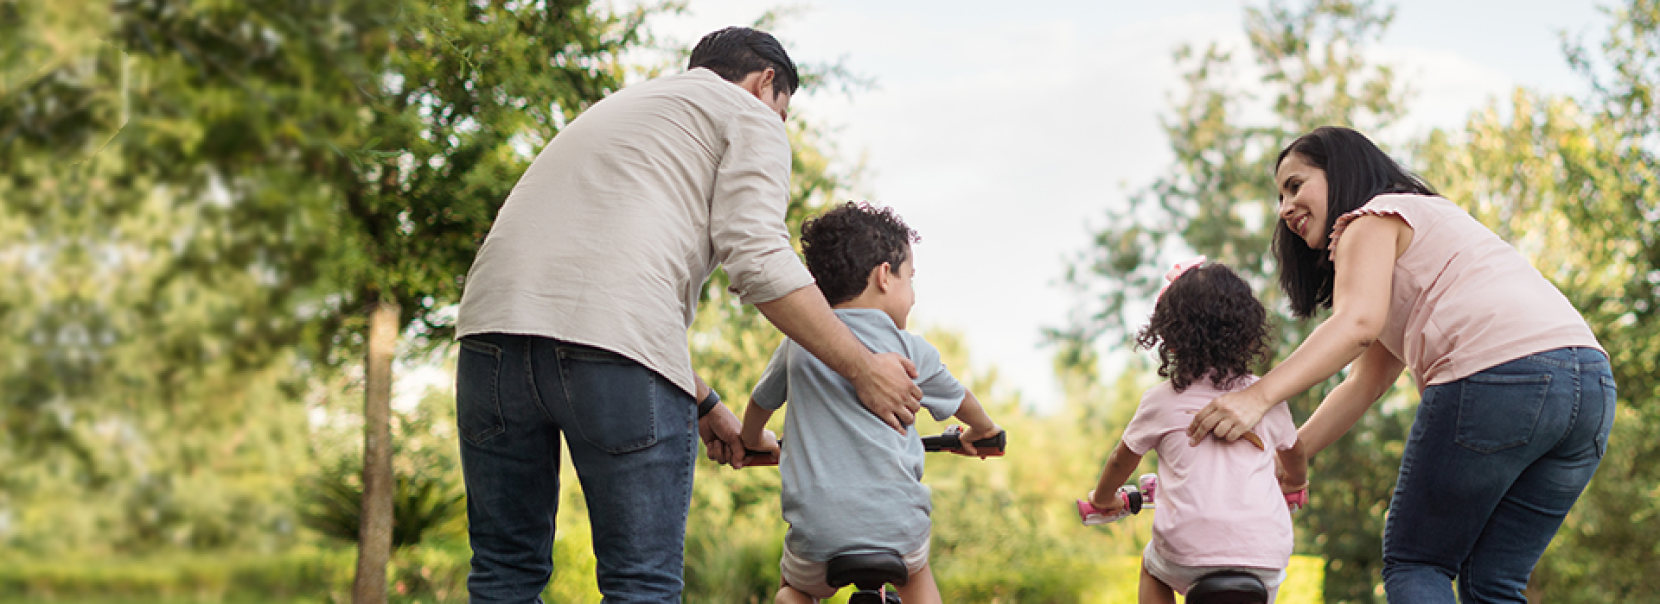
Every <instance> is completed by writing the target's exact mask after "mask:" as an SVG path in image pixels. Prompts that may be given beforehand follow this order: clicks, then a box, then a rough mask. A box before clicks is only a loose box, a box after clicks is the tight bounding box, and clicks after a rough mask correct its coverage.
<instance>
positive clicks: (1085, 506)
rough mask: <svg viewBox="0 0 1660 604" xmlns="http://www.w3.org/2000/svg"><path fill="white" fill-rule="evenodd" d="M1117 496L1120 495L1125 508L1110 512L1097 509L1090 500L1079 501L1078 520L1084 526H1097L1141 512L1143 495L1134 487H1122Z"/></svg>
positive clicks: (1119, 497)
mask: <svg viewBox="0 0 1660 604" xmlns="http://www.w3.org/2000/svg"><path fill="white" fill-rule="evenodd" d="M1116 495H1118V499H1119V501H1123V502H1124V507H1122V508H1119V509H1118V510H1117V511H1110V512H1109V511H1107V510H1103V509H1101V508H1098V507H1095V504H1093V503H1090V502H1089V501H1088V500H1085V499H1079V500H1078V519H1079V520H1081V521H1083V523H1084V526H1096V525H1101V524H1107V523H1109V522H1117V521H1119V520H1123V519H1124V518H1127V517H1130V516H1133V515H1135V514H1136V513H1137V512H1140V511H1141V493H1139V492H1137V491H1136V490H1135V488H1134V487H1121V488H1119V489H1118V492H1117V493H1116Z"/></svg>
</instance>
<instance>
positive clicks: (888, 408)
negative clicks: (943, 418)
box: [853, 352, 922, 434]
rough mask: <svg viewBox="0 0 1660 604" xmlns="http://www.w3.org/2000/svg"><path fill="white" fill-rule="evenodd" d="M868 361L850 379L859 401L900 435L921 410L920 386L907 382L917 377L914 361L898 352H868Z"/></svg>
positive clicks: (904, 432) (905, 431)
mask: <svg viewBox="0 0 1660 604" xmlns="http://www.w3.org/2000/svg"><path fill="white" fill-rule="evenodd" d="M869 358H870V361H869V364H868V365H866V366H865V367H864V371H861V372H859V377H858V378H857V379H855V380H853V388H854V389H855V390H856V391H858V393H859V402H862V403H864V405H865V408H866V409H869V410H870V412H871V413H875V414H876V417H877V418H879V419H881V420H882V421H883V422H884V423H886V424H887V425H888V427H890V428H893V429H894V430H896V431H898V432H899V433H900V434H906V433H907V430H906V428H907V427H908V426H910V425H911V422H914V421H916V412H917V411H918V410H920V409H922V388H920V387H918V386H917V385H916V382H913V381H911V380H912V379H915V378H916V377H917V371H916V364H915V363H912V362H911V360H910V359H907V358H905V357H904V356H901V355H899V354H898V353H893V352H888V353H883V354H878V355H871V356H870V357H869Z"/></svg>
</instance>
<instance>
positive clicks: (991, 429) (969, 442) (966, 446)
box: [957, 424, 1003, 455]
mask: <svg viewBox="0 0 1660 604" xmlns="http://www.w3.org/2000/svg"><path fill="white" fill-rule="evenodd" d="M1002 432H1003V428H1002V427H1001V426H998V425H997V424H991V425H988V426H985V427H978V428H977V427H975V426H968V427H967V428H964V429H963V432H962V434H960V435H958V436H957V439H958V441H959V443H960V444H959V445H958V447H959V448H961V449H962V454H963V455H979V452H978V451H975V450H974V443H976V442H979V441H982V440H985V439H988V438H991V437H993V436H997V435H998V434H1000V433H1002Z"/></svg>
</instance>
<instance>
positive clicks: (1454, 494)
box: [1383, 348, 1615, 604]
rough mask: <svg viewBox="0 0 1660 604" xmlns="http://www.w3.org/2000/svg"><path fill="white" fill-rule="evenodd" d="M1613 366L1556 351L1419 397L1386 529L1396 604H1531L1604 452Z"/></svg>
mask: <svg viewBox="0 0 1660 604" xmlns="http://www.w3.org/2000/svg"><path fill="white" fill-rule="evenodd" d="M1614 398H1615V396H1614V377H1613V375H1612V374H1611V373H1610V371H1609V367H1608V358H1607V357H1606V356H1604V355H1603V354H1602V353H1601V352H1599V351H1597V350H1595V349H1589V348H1562V349H1557V350H1552V351H1549V352H1543V353H1539V354H1535V355H1532V356H1527V357H1523V358H1520V359H1517V360H1514V361H1510V362H1507V363H1503V364H1500V365H1498V366H1495V367H1492V368H1489V369H1487V370H1486V371H1482V372H1480V373H1477V374H1475V375H1472V376H1470V377H1467V378H1464V379H1462V380H1458V381H1456V382H1451V383H1447V384H1441V385H1437V386H1431V387H1429V388H1426V389H1424V393H1423V401H1422V402H1421V403H1420V404H1419V406H1418V416H1417V419H1416V420H1415V421H1414V423H1413V424H1412V432H1411V434H1410V435H1409V436H1408V437H1407V443H1406V450H1405V452H1404V453H1403V455H1402V456H1401V473H1400V478H1399V480H1398V482H1397V483H1396V485H1395V496H1394V499H1393V501H1391V502H1390V505H1389V518H1388V520H1387V521H1386V523H1385V525H1384V532H1383V582H1384V588H1385V589H1386V590H1387V591H1388V594H1389V601H1390V602H1392V603H1397V604H1399V603H1408V602H1410V603H1413V604H1423V603H1438V602H1453V588H1452V582H1453V579H1454V578H1456V579H1457V580H1458V599H1459V600H1460V601H1463V602H1466V603H1469V602H1526V601H1527V599H1526V598H1525V597H1524V596H1523V595H1522V592H1523V590H1524V589H1526V587H1527V580H1528V576H1529V575H1530V574H1532V572H1533V566H1534V564H1535V563H1537V562H1538V561H1539V556H1540V555H1542V554H1543V553H1544V551H1545V547H1546V546H1547V545H1550V541H1551V538H1552V537H1553V536H1555V535H1556V529H1557V527H1559V526H1561V524H1562V519H1563V517H1565V516H1567V515H1568V509H1569V508H1571V507H1573V504H1574V501H1576V500H1578V499H1579V494H1580V492H1581V491H1583V490H1584V489H1585V485H1586V484H1587V483H1589V482H1590V481H1591V475H1592V474H1593V473H1595V472H1596V469H1597V464H1598V463H1599V462H1600V461H1601V460H1602V455H1603V452H1604V451H1605V450H1606V449H1607V447H1608V432H1609V430H1610V429H1611V428H1612V427H1613V424H1614Z"/></svg>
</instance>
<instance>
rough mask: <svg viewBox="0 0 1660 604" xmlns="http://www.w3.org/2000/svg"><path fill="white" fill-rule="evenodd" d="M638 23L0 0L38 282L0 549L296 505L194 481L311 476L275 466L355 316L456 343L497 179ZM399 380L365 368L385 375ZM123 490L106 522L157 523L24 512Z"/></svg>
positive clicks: (529, 15) (160, 534) (24, 343)
mask: <svg viewBox="0 0 1660 604" xmlns="http://www.w3.org/2000/svg"><path fill="white" fill-rule="evenodd" d="M645 12H646V11H645V10H644V9H642V10H638V11H635V12H632V13H629V14H626V15H614V14H611V13H609V12H605V11H602V10H600V9H596V8H592V7H590V6H589V4H588V3H587V2H585V1H584V2H569V1H566V2H537V3H519V2H451V3H441V4H438V5H434V4H431V3H424V2H398V1H395V0H362V1H356V2H283V3H225V2H213V1H206V0H203V1H190V0H177V1H168V0H155V1H144V2H141V1H121V2H113V3H102V2H92V1H81V2H76V1H70V2H59V3H47V2H40V1H26V2H6V3H3V4H0V17H3V19H0V29H3V31H4V33H5V34H7V39H8V41H9V42H8V44H7V45H6V48H5V49H4V51H3V53H0V59H3V60H4V64H3V65H0V73H3V74H5V76H6V81H5V89H4V94H5V98H6V100H7V102H6V103H4V104H3V105H0V107H3V108H0V118H5V119H4V120H3V121H0V144H3V145H4V148H3V150H0V153H3V154H4V155H3V157H4V159H5V161H6V165H7V171H6V180H5V183H4V184H3V185H0V186H3V187H5V190H6V191H7V195H6V196H5V205H4V208H5V209H4V213H3V214H0V216H4V218H5V220H4V222H3V227H0V229H3V230H5V231H6V232H8V233H12V232H15V233H16V234H18V235H19V237H18V238H16V239H8V240H7V241H8V243H7V247H6V248H5V250H6V253H5V254H4V257H5V258H6V259H7V260H6V261H7V262H8V263H11V265H12V266H14V267H15V268H17V269H18V274H19V275H23V276H25V277H26V278H25V279H20V280H18V281H16V282H12V283H8V284H7V286H6V287H7V288H8V289H7V290H6V293H7V294H8V295H7V296H6V302H5V304H6V305H7V306H6V310H7V313H6V316H7V319H8V321H11V322H14V323H15V324H16V325H17V326H18V327H19V329H14V330H7V337H8V338H10V339H8V340H7V341H6V342H7V343H6V345H8V346H14V347H17V348H23V349H24V350H25V354H19V355H14V356H12V357H10V358H11V359H13V360H12V363H11V365H10V367H9V368H8V373H7V374H6V376H5V379H6V380H8V383H7V385H8V387H7V388H6V389H5V391H6V395H7V396H8V397H14V398H15V399H17V400H15V401H11V400H8V401H7V402H8V403H13V402H15V403H16V404H8V405H6V411H5V413H4V416H3V423H4V426H5V427H6V435H7V441H6V443H5V444H6V445H7V446H6V447H5V450H6V454H7V455H10V456H15V457H19V458H23V459H25V460H26V463H23V464H19V466H20V468H22V470H21V471H19V472H16V473H8V474H7V476H6V480H8V481H9V484H8V488H7V490H6V493H7V495H6V499H7V501H0V512H4V513H5V514H8V515H12V514H16V515H22V516H26V517H23V518H15V519H13V520H12V521H9V522H4V523H0V536H4V537H8V538H9V537H15V535H12V534H8V529H6V528H5V527H10V526H17V525H18V524H21V525H22V526H25V527H42V528H41V530H42V531H43V532H44V531H46V530H47V529H45V528H44V527H48V526H53V525H54V524H56V521H58V520H69V519H74V518H84V520H81V521H79V522H78V524H84V525H87V526H88V527H89V528H87V529H86V530H85V531H82V532H84V533H86V534H87V535H89V539H88V541H89V542H90V541H92V540H93V539H95V538H93V537H91V535H94V534H97V535H99V536H101V537H102V538H104V539H106V540H111V541H113V542H114V543H117V544H122V545H121V546H120V548H121V549H123V550H126V549H132V548H139V547H152V546H162V545H192V546H211V545H229V544H231V543H233V542H235V541H237V540H238V539H239V537H238V534H239V533H250V532H251V533H269V532H271V531H245V530H244V528H245V527H246V526H247V525H249V524H250V523H254V524H256V525H258V526H268V525H270V524H271V519H270V518H265V517H259V518H253V519H250V518H246V517H243V516H244V515H239V514H236V513H230V512H232V511H234V510H240V509H244V507H246V508H248V509H253V510H265V509H268V508H272V507H276V508H280V507H281V506H283V504H284V503H285V502H282V501H270V502H268V503H264V502H256V503H257V504H256V505H251V506H239V505H233V504H232V503H224V504H219V505H216V506H206V507H204V506H202V505H200V502H201V500H202V499H204V498H205V495H208V494H210V493H212V489H202V488H199V487H201V486H202V485H201V484H200V483H199V482H198V481H197V480H196V478H198V477H209V476H213V477H219V478H225V476H226V472H228V471H230V470H228V469H227V468H226V466H231V468H234V469H247V470H249V471H252V472H254V473H256V474H258V473H260V471H264V470H271V469H272V468H273V467H274V466H276V465H279V463H278V462H277V461H276V460H279V459H283V460H287V462H289V463H299V462H302V461H303V455H287V454H289V453H293V452H294V449H293V446H294V444H295V440H297V439H296V438H295V436H296V435H303V429H304V423H303V421H304V420H303V418H301V417H300V416H299V412H300V411H301V409H300V408H299V407H298V406H297V405H295V404H294V403H295V401H296V400H297V399H298V398H299V393H300V391H301V388H300V384H301V382H303V379H304V378H305V377H310V376H312V375H316V374H315V373H311V372H316V371H326V370H327V368H331V367H340V366H352V365H355V364H356V359H358V358H361V356H359V355H360V354H361V353H362V351H363V347H364V343H365V341H366V340H367V338H365V337H363V335H362V334H361V330H362V328H363V327H364V324H365V323H366V318H365V317H366V316H367V313H365V312H363V310H364V309H365V308H388V307H390V308H394V309H396V312H394V313H393V314H392V315H391V323H392V324H391V326H390V327H391V329H390V330H389V331H390V333H392V334H394V336H395V334H396V333H397V332H398V331H400V330H401V329H402V328H403V327H404V326H405V325H406V324H409V323H411V322H412V323H413V324H414V325H415V326H416V331H417V332H419V333H422V334H426V335H434V336H440V337H441V336H442V335H444V333H445V331H444V330H445V328H446V326H447V322H446V319H445V317H443V316H442V315H441V314H437V313H438V312H439V309H442V308H444V307H446V306H448V305H449V304H450V303H452V302H453V301H454V298H455V297H456V293H457V292H458V291H459V286H460V278H461V275H462V274H463V273H464V272H465V270H466V267H467V265H468V263H469V262H470V261H471V255H472V251H473V249H474V248H475V247H476V245H477V243H478V241H479V240H480V239H481V238H482V236H483V233H484V232H485V230H486V229H487V228H488V225H489V221H490V219H491V218H493V215H494V212H495V208H496V207H497V206H498V205H499V204H500V203H501V201H502V200H503V199H505V197H506V191H507V188H508V187H510V186H511V183H512V182H514V180H515V179H516V177H517V175H518V173H520V172H521V171H522V169H523V167H524V165H525V164H526V163H527V161H528V159H529V155H530V153H531V152H533V151H534V150H535V149H536V148H537V147H539V146H540V144H541V143H542V142H545V141H546V140H547V139H549V138H550V137H552V136H553V134H554V133H555V132H556V131H557V129H558V126H559V125H561V124H563V123H564V122H565V121H566V120H569V119H573V118H574V117H575V116H576V115H577V113H578V112H580V111H581V110H582V108H584V107H585V106H586V105H587V104H588V103H591V102H593V101H594V100H597V99H598V98H600V97H602V96H603V95H604V94H605V93H606V92H608V91H610V90H613V89H615V88H617V87H618V86H620V84H619V81H620V77H621V67H620V66H619V63H618V60H617V56H618V55H619V54H620V53H621V52H622V51H623V50H624V49H626V48H628V47H629V46H630V45H632V44H634V43H636V42H637V37H636V30H637V25H638V23H639V20H640V19H641V18H642V17H643V15H644V14H645ZM10 41H17V42H18V43H17V44H12V43H11V42H10ZM95 227H96V228H95ZM109 227H114V228H113V231H105V229H106V228H109ZM42 344H45V345H42ZM386 352H388V353H390V350H387V351H386ZM381 358H388V359H389V358H390V354H385V355H382V356H381ZM296 370H298V371H296ZM295 373H298V374H300V376H301V379H293V378H292V377H291V376H292V375H293V374H295ZM388 373H389V372H387V371H381V372H378V373H377V372H374V371H371V372H370V375H371V378H374V377H376V376H380V377H382V378H383V379H381V380H380V383H383V384H387V385H389V383H390V380H389V379H386V377H387V374H388ZM12 386H15V387H12ZM385 398H386V397H382V399H381V400H382V401H384V400H385ZM382 408H384V406H383V407H382ZM381 424H384V421H382V422H381ZM374 426H375V422H366V423H365V427H366V428H373V427H374ZM381 433H382V434H384V433H385V432H384V430H382V432H381ZM252 434H257V435H260V436H259V437H257V438H256V437H254V436H251V435H252ZM180 435H183V436H182V437H181V436H180ZM369 440H370V441H371V442H373V443H377V445H379V446H382V447H384V445H385V440H386V438H376V439H369ZM267 442H269V443H275V444H272V445H271V446H267V447H265V449H264V450H261V451H258V452H252V451H251V452H248V456H249V457H247V458H243V457H238V455H239V454H241V453H243V452H244V451H245V450H247V449H250V448H252V447H253V446H254V444H255V443H267ZM278 445H281V446H286V447H288V448H287V449H286V450H282V451H281V455H278V454H276V453H275V451H274V450H272V447H275V446H278ZM261 446H265V445H261ZM42 450H49V451H48V452H49V453H51V454H50V455H38V454H37V453H40V452H42ZM381 450H382V451H384V450H385V449H381ZM261 455H263V456H264V457H261ZM382 457H383V458H384V457H385V456H384V455H383V456H382ZM35 460H40V461H39V462H38V463H35ZM25 466H27V467H25ZM283 471H284V472H291V471H292V469H291V468H287V469H284V470H283ZM266 475H268V474H266ZM275 479H276V480H277V481H278V483H279V484H280V483H282V482H285V479H284V478H283V477H281V476H275ZM381 482H382V483H386V482H389V481H386V480H382V481H381ZM114 483H120V484H123V485H124V484H128V483H136V485H135V486H131V490H133V491H134V494H133V495H131V496H130V497H129V499H132V501H131V503H132V505H129V506H124V507H123V506H115V505H110V506H108V507H109V508H110V509H116V510H119V509H129V510H133V511H132V514H133V515H134V516H136V518H135V519H130V520H134V521H143V522H138V523H137V524H139V525H156V526H155V527H154V528H146V529H142V530H139V529H135V531H137V532H138V533H139V534H138V535H136V536H134V537H133V538H131V539H128V538H126V537H120V536H115V538H114V539H110V538H111V537H112V536H113V533H114V532H115V531H113V530H110V529H112V528H118V527H120V526H124V525H127V524H129V523H124V522H122V519H120V518H111V519H108V520H101V519H99V518H100V517H99V516H98V515H95V514H90V513H79V514H71V513H65V514H63V516H64V517H65V518H63V519H59V518H56V517H50V515H51V514H53V513H54V510H51V509H49V506H47V505H45V504H44V503H42V504H41V505H38V506H36V505H35V504H34V503H29V504H28V505H25V504H23V503H18V502H17V500H25V499H26V500H27V501H28V502H49V501H53V500H57V499H71V500H76V499H87V498H86V497H76V496H74V494H76V493H79V494H83V495H84V494H88V493H102V492H103V491H108V490H110V489H115V488H127V487H115V486H108V485H110V484H114ZM263 486H264V487H265V488H266V489H267V491H269V490H272V489H271V488H270V487H271V485H269V484H267V485H263ZM97 499H99V498H92V500H93V501H96V500H97ZM233 501H234V498H233ZM89 506H96V504H92V503H89ZM226 508H228V509H226ZM35 510H38V513H40V514H46V515H47V517H35V516H30V514H35V513H37V512H36V511H35ZM83 512H84V511H83ZM112 514H115V513H114V512H108V513H105V514H104V515H106V516H108V515H112ZM115 515H118V514H115ZM266 515H267V516H269V515H270V514H266ZM0 517H5V516H0ZM18 520H21V521H22V522H17V521H18ZM290 520H291V519H290ZM215 522H216V523H218V524H220V525H222V527H221V529H220V530H218V531H217V532H213V531H205V530H203V529H202V526H204V523H215ZM72 524H73V523H72ZM65 532H66V531H61V530H59V531H57V534H58V535H59V537H60V538H61V537H62V535H63V533H65ZM48 538H49V536H42V539H48ZM63 541H66V540H62V539H60V541H59V542H60V543H61V542H63Z"/></svg>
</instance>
